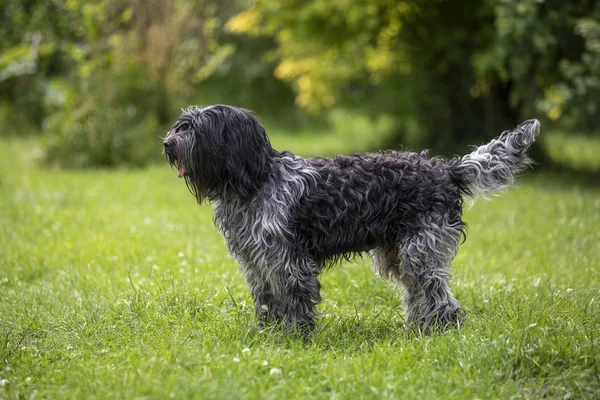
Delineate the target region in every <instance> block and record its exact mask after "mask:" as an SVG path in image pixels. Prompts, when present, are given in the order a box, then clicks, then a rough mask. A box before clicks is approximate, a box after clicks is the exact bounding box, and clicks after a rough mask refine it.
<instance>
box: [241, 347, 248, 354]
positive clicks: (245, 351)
mask: <svg viewBox="0 0 600 400" xmlns="http://www.w3.org/2000/svg"><path fill="white" fill-rule="evenodd" d="M248 353H250V349H249V348H247V347H246V348H245V349H244V350H242V354H248Z"/></svg>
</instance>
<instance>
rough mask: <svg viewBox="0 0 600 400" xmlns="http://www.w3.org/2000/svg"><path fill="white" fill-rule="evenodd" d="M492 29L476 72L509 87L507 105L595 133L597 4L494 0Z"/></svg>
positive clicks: (599, 83) (599, 92)
mask: <svg viewBox="0 0 600 400" xmlns="http://www.w3.org/2000/svg"><path fill="white" fill-rule="evenodd" d="M490 3H491V4H492V5H493V7H494V10H495V23H496V34H495V37H494V41H493V44H492V46H490V48H489V50H488V51H487V52H484V53H482V54H481V55H480V58H479V60H478V61H479V62H478V63H477V66H478V69H479V71H480V72H486V71H495V72H496V73H498V75H499V77H500V79H501V80H502V81H504V82H510V83H511V85H512V86H513V88H512V90H511V97H510V100H511V102H512V104H513V105H514V106H515V107H516V108H519V109H522V110H524V111H525V112H528V113H535V112H536V111H542V112H544V113H545V114H546V115H547V117H548V119H550V120H553V121H557V120H558V121H560V123H561V124H562V125H563V126H568V127H570V128H575V129H580V130H585V131H592V132H598V130H597V127H598V124H599V123H600V119H599V117H598V116H599V115H600V114H599V113H598V111H599V109H600V3H598V2H594V1H587V0H578V1H568V2H564V1H559V0H542V1H538V0H526V1H521V0H508V1H507V0H502V1H499V0H493V1H490Z"/></svg>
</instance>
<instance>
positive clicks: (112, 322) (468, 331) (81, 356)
mask: <svg viewBox="0 0 600 400" xmlns="http://www.w3.org/2000/svg"><path fill="white" fill-rule="evenodd" d="M272 136H274V137H273V140H274V141H277V142H283V143H285V142H286V137H285V136H278V135H275V133H272ZM0 144H1V146H2V148H3V149H4V150H5V156H4V157H2V158H0V182H1V183H2V194H3V195H2V196H0V209H1V210H2V212H1V213H0V243H2V251H0V321H1V323H0V360H1V362H2V368H0V380H5V381H6V382H4V383H2V384H1V385H0V398H7V399H18V398H31V397H34V396H35V397H36V398H111V399H112V398H131V399H133V398H142V397H144V398H157V399H163V398H169V397H173V398H206V399H222V398H232V399H235V398H244V399H254V398H256V399H259V398H260V399H275V398H276V399H284V398H285V399H296V398H300V399H307V398H311V399H312V398H316V399H321V398H322V399H331V398H333V397H335V398H342V399H354V398H365V399H367V398H369V399H370V398H372V399H381V398H418V399H421V398H423V399H465V398H469V399H471V398H473V399H474V398H479V399H488V398H489V399H496V398H503V399H504V398H506V399H508V398H532V399H533V398H576V399H586V398H587V399H594V398H596V397H597V394H598V393H599V392H600V383H599V381H598V370H599V366H600V354H599V353H598V346H599V345H600V303H599V302H598V298H597V296H598V291H599V290H600V274H599V273H598V271H600V263H599V260H600V248H599V247H598V243H599V242H600V231H599V230H598V226H599V225H600V191H599V190H598V187H582V186H580V185H578V184H576V183H574V181H575V182H576V180H575V179H574V178H575V177H576V176H561V175H538V176H531V175H529V176H526V177H524V178H523V179H521V180H520V181H519V188H518V189H516V190H509V191H507V193H505V194H504V196H503V197H501V198H496V199H494V200H493V201H491V202H487V201H480V202H478V203H477V204H476V205H475V206H474V207H473V208H471V209H470V210H468V212H467V213H466V216H465V219H466V221H467V222H468V223H469V231H470V235H469V237H468V239H467V241H466V243H464V244H463V245H462V247H461V249H460V251H459V254H458V257H457V259H456V260H455V263H454V264H455V268H454V271H453V276H454V279H453V281H452V284H453V287H454V289H455V291H454V292H455V294H456V296H457V298H458V299H459V300H460V301H461V304H462V305H463V306H464V307H465V309H466V310H467V312H468V317H467V321H466V324H465V325H464V326H463V327H461V329H460V330H455V331H450V332H448V333H445V334H434V335H431V336H421V335H420V334H419V332H415V331H411V330H409V329H406V327H405V326H404V320H403V312H402V302H401V297H402V293H401V291H400V290H399V289H398V288H397V287H395V286H394V285H391V284H388V283H386V282H385V281H383V280H382V279H379V278H377V277H375V276H374V275H373V271H372V268H371V266H370V265H369V264H370V262H369V259H368V257H364V258H363V259H358V260H357V262H355V263H344V264H343V265H341V266H339V267H337V268H334V269H331V270H330V271H327V272H326V273H324V274H323V278H322V279H323V292H322V294H323V298H324V302H323V304H322V305H321V306H320V310H321V314H322V315H321V318H320V320H319V325H318V329H317V331H316V332H315V335H314V337H313V338H312V339H311V340H309V341H303V340H302V339H299V338H295V337H290V336H288V335H284V334H281V333H280V332H277V331H271V330H267V331H264V332H260V331H259V330H258V329H256V319H255V318H254V315H253V313H254V307H253V305H252V300H251V296H250V294H249V291H248V288H247V285H246V283H245V282H244V278H243V276H242V275H241V274H239V273H238V272H237V270H238V267H237V265H236V263H235V261H234V260H233V259H232V258H231V257H230V256H229V255H228V253H227V250H226V249H225V245H224V242H223V238H222V236H221V235H220V233H219V232H218V230H217V229H216V228H215V227H214V225H213V222H212V211H211V209H210V207H207V206H203V207H199V206H197V205H196V204H195V201H194V199H193V197H192V196H191V195H190V194H189V193H188V191H187V189H186V188H185V185H184V183H183V182H182V181H181V180H179V179H177V177H176V172H175V171H172V170H171V169H170V168H169V167H168V165H166V163H163V164H161V165H160V166H155V167H149V168H148V169H146V170H133V171H119V170H118V171H106V170H100V171H88V172H86V173H80V172H77V171H75V172H73V171H60V170H58V171H57V170H52V169H47V168H40V167H38V166H36V164H35V163H32V162H31V160H30V158H29V155H30V153H31V152H32V151H33V147H34V146H33V143H32V142H31V141H29V142H14V141H6V140H4V141H2V142H1V143H0ZM290 150H293V151H300V149H299V148H296V147H290ZM312 151H314V152H315V153H321V152H323V151H324V149H321V148H314V149H313V150H312ZM557 227H559V228H557ZM272 370H273V372H271V371H272Z"/></svg>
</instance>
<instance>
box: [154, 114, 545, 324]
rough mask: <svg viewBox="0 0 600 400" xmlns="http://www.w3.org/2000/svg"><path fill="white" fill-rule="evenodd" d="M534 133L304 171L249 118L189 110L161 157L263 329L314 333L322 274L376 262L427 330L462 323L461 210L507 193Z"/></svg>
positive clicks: (532, 129) (309, 165)
mask: <svg viewBox="0 0 600 400" xmlns="http://www.w3.org/2000/svg"><path fill="white" fill-rule="evenodd" d="M539 127H540V126H539V122H538V121H536V120H530V121H527V122H525V123H523V124H522V125H520V126H518V127H517V128H515V129H514V130H513V131H510V132H505V133H504V134H502V136H500V137H499V138H498V139H495V140H493V141H492V142H490V143H489V144H487V145H484V146H481V147H478V148H476V149H475V150H474V151H473V152H472V153H470V154H468V155H466V156H464V157H462V158H453V159H450V160H445V159H443V158H440V157H434V158H429V157H427V156H426V155H425V154H421V155H419V154H416V153H401V152H394V151H386V152H380V153H377V154H362V155H359V154H355V155H351V156H339V157H336V158H334V159H326V158H320V157H317V158H309V159H305V158H301V157H298V156H295V155H293V154H292V153H289V152H278V151H276V150H274V149H273V148H272V147H271V145H270V142H269V140H268V137H267V135H266V132H265V130H264V128H263V127H262V126H261V125H260V124H259V123H258V121H257V120H256V119H255V118H254V117H253V116H252V115H251V114H250V113H249V112H247V111H245V110H241V109H237V108H234V107H229V106H222V105H217V106H210V107H206V108H197V107H193V108H190V109H188V110H185V111H184V112H183V114H182V115H181V117H180V118H179V119H178V120H177V121H176V123H175V124H174V126H173V128H172V129H171V130H170V131H169V133H168V134H167V137H166V138H165V140H164V147H165V154H166V156H167V159H168V161H169V162H170V163H171V165H172V166H175V167H176V168H177V169H178V170H179V175H180V177H181V176H183V177H185V180H186V184H187V185H188V187H189V188H190V190H191V191H192V193H193V194H194V195H195V196H196V198H197V200H198V202H203V201H204V200H208V201H209V202H210V203H211V204H212V205H213V207H214V211H215V215H214V218H215V224H216V225H217V227H218V228H219V229H220V230H221V232H222V233H223V236H224V237H225V241H226V243H227V247H228V249H229V251H230V252H231V254H232V255H233V256H234V257H235V258H236V259H237V260H238V261H239V263H240V268H241V269H242V271H244V274H245V276H246V280H247V281H248V284H249V286H250V292H251V293H252V296H253V298H254V301H255V303H256V312H257V316H258V318H259V320H260V321H261V323H266V322H271V321H273V322H280V323H284V324H286V325H287V326H289V327H290V328H292V329H296V328H299V329H302V330H303V331H304V332H310V331H312V329H313V328H314V320H315V316H316V314H317V313H316V306H317V304H318V303H319V301H320V300H321V297H320V288H321V285H320V283H319V280H318V276H319V275H320V273H321V272H322V271H323V270H324V269H325V268H326V267H328V266H331V265H333V264H335V263H336V262H337V261H339V260H340V259H351V258H352V257H353V256H354V255H356V254H360V253H363V252H371V254H372V258H373V265H374V266H375V268H376V269H377V270H378V271H379V274H380V275H381V276H383V277H385V278H388V279H390V280H393V281H395V282H399V283H401V284H402V285H403V286H404V288H405V297H404V298H405V303H406V307H407V311H408V317H409V320H410V321H411V323H413V324H416V325H419V326H423V327H425V328H427V329H430V328H433V327H445V326H449V325H456V324H458V323H460V322H461V321H462V319H463V318H464V311H463V310H462V309H461V308H460V306H459V304H458V302H457V300H456V299H455V298H454V295H453V294H452V291H451V289H450V286H449V280H450V272H449V268H450V265H451V262H452V259H453V258H454V256H455V255H456V252H457V249H458V245H459V242H460V240H461V238H464V237H465V224H464V222H463V221H462V219H461V213H462V208H463V198H464V197H471V198H473V199H475V198H476V197H477V195H478V194H482V195H484V196H486V195H490V194H493V193H495V192H497V191H499V190H501V189H503V188H505V187H508V186H510V185H512V184H513V183H514V177H515V175H516V174H517V173H518V172H519V171H521V170H522V169H523V168H525V167H526V166H527V165H529V159H528V158H527V156H526V154H525V152H526V150H527V148H528V147H529V146H530V145H531V143H532V142H533V141H534V139H535V136H537V134H538V133H539Z"/></svg>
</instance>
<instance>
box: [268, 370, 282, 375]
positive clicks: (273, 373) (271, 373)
mask: <svg viewBox="0 0 600 400" xmlns="http://www.w3.org/2000/svg"><path fill="white" fill-rule="evenodd" d="M269 375H271V376H277V375H281V370H280V369H279V368H271V370H270V371H269Z"/></svg>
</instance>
